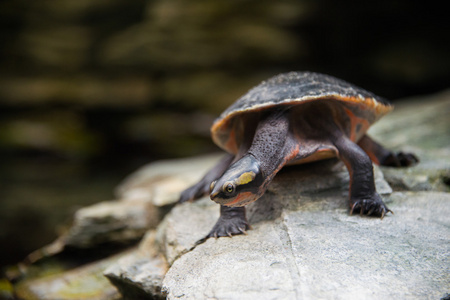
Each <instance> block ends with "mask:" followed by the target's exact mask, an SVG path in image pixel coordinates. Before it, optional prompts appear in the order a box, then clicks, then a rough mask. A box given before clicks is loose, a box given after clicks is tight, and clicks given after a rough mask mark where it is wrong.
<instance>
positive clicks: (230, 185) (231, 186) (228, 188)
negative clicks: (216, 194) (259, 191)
mask: <svg viewBox="0 0 450 300" xmlns="http://www.w3.org/2000/svg"><path fill="white" fill-rule="evenodd" d="M234 190H235V186H234V184H233V183H231V182H226V183H225V184H224V185H223V191H224V192H225V193H227V194H232V193H233V192H234Z"/></svg>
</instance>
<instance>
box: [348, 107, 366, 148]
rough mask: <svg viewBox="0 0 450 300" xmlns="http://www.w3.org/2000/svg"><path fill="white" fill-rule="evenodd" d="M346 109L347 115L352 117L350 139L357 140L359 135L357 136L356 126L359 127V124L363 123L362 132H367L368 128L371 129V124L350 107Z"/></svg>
mask: <svg viewBox="0 0 450 300" xmlns="http://www.w3.org/2000/svg"><path fill="white" fill-rule="evenodd" d="M344 110H345V113H346V114H347V116H348V117H349V118H350V124H351V128H350V139H351V140H352V141H356V139H357V138H358V136H357V133H358V132H356V128H357V127H358V125H361V131H362V132H366V131H367V129H369V127H370V124H369V122H368V121H367V120H366V119H363V118H359V117H357V116H355V114H354V113H353V112H352V111H351V110H350V109H348V108H346V107H345V108H344Z"/></svg>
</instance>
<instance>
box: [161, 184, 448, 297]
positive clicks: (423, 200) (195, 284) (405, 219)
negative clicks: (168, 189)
mask: <svg viewBox="0 0 450 300" xmlns="http://www.w3.org/2000/svg"><path fill="white" fill-rule="evenodd" d="M391 198H392V203H391V204H390V207H391V208H392V209H393V210H394V211H396V215H394V216H391V215H389V216H387V217H385V218H384V219H383V220H379V219H374V218H368V217H359V216H349V215H348V214H347V213H346V212H347V209H344V208H341V209H334V208H329V209H324V208H323V207H322V208H319V207H316V208H313V209H310V210H309V211H304V210H297V211H295V210H294V211H292V210H284V211H283V214H282V217H281V218H279V219H277V220H276V221H275V222H273V221H272V222H271V221H262V222H258V223H256V224H253V230H251V231H249V232H248V235H247V236H236V237H233V238H231V239H230V238H221V239H217V240H214V239H210V240H208V241H207V242H205V243H204V244H202V245H199V246H197V247H196V248H194V249H193V250H191V251H186V253H185V254H184V255H182V256H181V257H180V258H179V259H177V260H176V261H175V262H174V263H173V265H172V267H171V268H170V269H169V271H168V273H167V274H166V277H165V279H164V283H163V284H164V286H163V289H164V291H165V292H166V293H167V295H168V299H209V298H215V299H330V298H333V299H404V298H408V297H410V298H430V299H432V298H434V299H438V298H439V297H440V296H442V295H444V294H445V292H447V291H448V289H449V288H450V275H449V272H448V271H449V267H450V260H449V255H448V253H449V250H450V247H449V242H450V236H449V234H450V231H449V229H448V228H449V225H450V221H449V219H448V215H449V213H450V195H449V194H448V193H401V192H399V193H394V194H393V195H392V196H391ZM192 206H196V204H194V205H192ZM180 211H181V210H180ZM195 212H196V209H192V211H191V215H190V218H189V219H186V218H185V219H183V220H182V219H180V218H182V216H180V215H177V214H175V213H176V212H174V215H172V217H174V218H178V220H179V223H181V222H182V223H185V225H184V226H185V227H190V226H191V224H192V223H197V222H199V221H198V220H197V219H196V218H197V217H198V215H197V214H195ZM203 224H204V227H205V229H208V228H209V226H210V225H211V224H210V222H205V221H204V222H203ZM179 227H183V226H181V225H179ZM195 227H198V225H196V226H195Z"/></svg>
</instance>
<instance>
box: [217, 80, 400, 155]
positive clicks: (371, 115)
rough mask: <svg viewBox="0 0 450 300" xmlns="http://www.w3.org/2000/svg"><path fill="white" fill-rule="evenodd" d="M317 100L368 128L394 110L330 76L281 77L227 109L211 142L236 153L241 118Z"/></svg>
mask: <svg viewBox="0 0 450 300" xmlns="http://www.w3.org/2000/svg"><path fill="white" fill-rule="evenodd" d="M317 100H328V101H336V103H342V104H343V105H345V106H346V107H348V108H349V109H351V111H352V114H354V115H355V116H357V117H359V118H362V119H365V120H366V121H367V122H366V123H368V124H369V126H370V124H372V123H374V122H376V121H377V120H378V119H379V118H381V117H382V116H383V115H385V114H386V113H388V112H389V111H391V110H392V108H393V107H392V106H391V104H390V103H389V102H388V101H387V100H385V99H383V98H381V97H378V96H376V95H375V94H373V93H371V92H369V91H366V90H364V89H362V88H360V87H357V86H355V85H353V84H351V83H348V82H346V81H344V80H341V79H338V78H335V77H333V76H329V75H325V74H320V73H313V72H290V73H284V74H280V75H277V76H274V77H272V78H270V79H268V80H265V81H263V82H261V83H260V84H259V85H257V86H255V87H254V88H252V89H251V90H249V91H248V92H247V93H246V94H245V95H243V96H242V97H241V98H239V99H238V100H236V102H234V103H233V104H232V105H231V106H230V107H228V108H227V109H226V110H225V111H224V112H223V113H222V114H221V115H220V116H219V117H218V118H217V119H216V120H215V122H214V124H213V125H212V127H211V135H212V139H213V141H214V142H215V143H216V144H217V145H218V146H219V147H221V148H223V149H224V150H226V151H228V152H230V153H236V152H237V149H238V148H239V144H240V143H241V142H242V135H239V133H238V132H237V131H238V130H237V128H243V126H244V127H245V122H242V120H243V119H244V118H243V117H242V116H243V115H244V114H251V113H253V112H256V111H261V110H266V109H270V108H273V107H277V106H284V105H286V106H296V105H303V104H305V103H311V101H317ZM299 117H300V116H299ZM367 128H368V126H367Z"/></svg>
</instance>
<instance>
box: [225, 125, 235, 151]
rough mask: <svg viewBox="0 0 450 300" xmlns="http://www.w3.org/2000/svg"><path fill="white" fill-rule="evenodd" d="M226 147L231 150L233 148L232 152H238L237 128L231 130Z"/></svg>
mask: <svg viewBox="0 0 450 300" xmlns="http://www.w3.org/2000/svg"><path fill="white" fill-rule="evenodd" d="M225 147H226V148H227V149H229V150H231V152H232V153H237V152H238V147H237V144H236V132H235V130H231V131H230V136H229V137H228V140H227V143H226V145H225Z"/></svg>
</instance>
